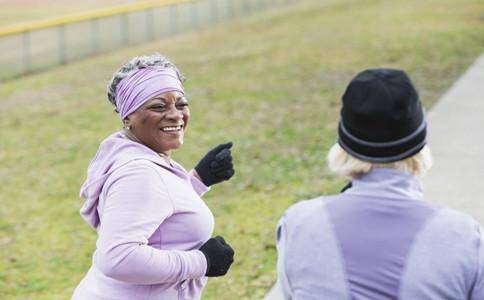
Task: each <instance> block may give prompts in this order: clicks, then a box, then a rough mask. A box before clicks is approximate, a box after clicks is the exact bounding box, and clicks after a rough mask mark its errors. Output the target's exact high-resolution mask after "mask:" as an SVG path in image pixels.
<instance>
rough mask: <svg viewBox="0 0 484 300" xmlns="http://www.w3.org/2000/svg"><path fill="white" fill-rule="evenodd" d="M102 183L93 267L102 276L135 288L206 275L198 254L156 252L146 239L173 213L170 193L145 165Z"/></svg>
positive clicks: (128, 168)
mask: <svg viewBox="0 0 484 300" xmlns="http://www.w3.org/2000/svg"><path fill="white" fill-rule="evenodd" d="M111 176H112V177H113V179H111V180H108V182H106V184H107V186H105V192H104V195H105V199H104V200H105V201H104V205H103V206H102V207H101V223H100V226H99V228H98V235H99V237H98V241H97V244H96V245H97V250H96V254H95V257H94V264H95V265H96V266H97V267H98V268H99V270H101V272H103V273H104V274H105V275H106V276H108V277H111V278H114V279H117V280H121V281H125V282H130V283H135V284H156V283H166V282H179V281H182V280H185V279H192V278H200V277H203V276H204V275H205V272H206V269H207V262H206V259H205V256H204V255H203V253H202V252H200V251H199V250H192V251H179V250H160V249H157V248H153V247H151V246H149V245H148V239H149V237H150V236H151V235H152V234H153V233H154V232H155V230H156V229H157V228H158V227H159V225H160V224H161V223H163V221H164V220H165V219H166V218H167V217H169V216H170V215H172V214H173V211H174V206H173V203H172V201H171V199H170V195H169V190H168V188H167V186H166V185H165V183H164V182H163V180H162V178H161V176H160V175H159V174H158V172H157V171H156V170H155V169H154V167H153V166H151V165H150V163H149V162H139V161H138V162H136V163H131V164H129V165H127V166H124V167H123V169H122V170H119V172H115V173H113V174H112V175H111Z"/></svg>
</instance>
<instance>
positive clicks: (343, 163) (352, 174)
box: [328, 143, 432, 179]
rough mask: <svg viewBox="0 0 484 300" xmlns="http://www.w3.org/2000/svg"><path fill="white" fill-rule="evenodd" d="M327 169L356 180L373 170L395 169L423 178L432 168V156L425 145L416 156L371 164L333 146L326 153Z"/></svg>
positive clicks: (335, 145) (339, 147) (337, 145)
mask: <svg viewBox="0 0 484 300" xmlns="http://www.w3.org/2000/svg"><path fill="white" fill-rule="evenodd" d="M328 167H329V169H330V170H331V171H333V172H335V173H337V174H339V175H341V176H343V177H346V178H349V179H353V178H357V177H360V176H361V175H363V174H365V173H368V172H370V171H371V170H372V169H375V168H390V169H397V170H400V171H404V172H407V173H410V174H412V175H415V176H423V175H425V173H426V172H427V171H428V170H429V169H430V168H431V167H432V154H431V153H430V149H429V147H428V146H427V145H425V146H424V147H423V148H422V149H421V150H420V151H419V152H417V153H416V154H414V155H412V156H410V157H408V158H405V159H403V160H399V161H395V162H392V163H371V162H366V161H362V160H360V159H358V158H356V157H354V156H351V155H350V154H348V152H346V151H345V150H344V149H343V148H341V146H340V145H339V144H338V143H336V144H334V145H333V146H332V147H331V149H330V150H329V153H328Z"/></svg>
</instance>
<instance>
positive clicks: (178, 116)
mask: <svg viewBox="0 0 484 300" xmlns="http://www.w3.org/2000/svg"><path fill="white" fill-rule="evenodd" d="M167 117H169V118H170V119H173V120H182V119H183V112H182V111H180V110H178V109H177V108H176V107H175V106H172V107H171V109H170V111H169V112H168V115H167Z"/></svg>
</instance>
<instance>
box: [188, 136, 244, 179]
mask: <svg viewBox="0 0 484 300" xmlns="http://www.w3.org/2000/svg"><path fill="white" fill-rule="evenodd" d="M230 148H232V142H229V143H226V144H220V145H218V146H217V147H215V148H213V149H212V150H210V151H209V152H208V153H207V154H206V155H205V156H204V157H203V158H202V159H201V160H200V161H199V162H198V164H197V166H196V167H195V170H196V171H197V173H198V175H199V176H200V178H201V179H202V182H203V184H205V185H206V186H211V185H213V184H216V183H219V182H222V181H224V180H229V179H230V177H232V176H234V173H235V171H234V165H233V164H232V154H231V153H230Z"/></svg>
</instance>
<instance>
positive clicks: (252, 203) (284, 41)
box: [0, 0, 484, 300]
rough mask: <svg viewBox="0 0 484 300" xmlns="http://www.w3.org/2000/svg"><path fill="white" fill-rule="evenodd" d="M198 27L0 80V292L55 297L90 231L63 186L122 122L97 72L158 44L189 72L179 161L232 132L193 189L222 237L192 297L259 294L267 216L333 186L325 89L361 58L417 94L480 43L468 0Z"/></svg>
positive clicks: (70, 188) (80, 176) (83, 254)
mask: <svg viewBox="0 0 484 300" xmlns="http://www.w3.org/2000/svg"><path fill="white" fill-rule="evenodd" d="M301 2H302V3H299V4H296V5H291V6H290V7H288V8H287V9H281V10H278V11H273V12H268V13H265V14H263V15H257V16H254V17H251V18H249V19H246V20H239V21H236V22H233V23H231V24H224V25H220V26H217V27H214V28H212V29H210V30H206V31H203V32H198V33H195V34H187V35H183V36H179V37H174V38H171V39H166V40H163V41H159V42H157V43H153V44H147V45H143V46H140V47H136V48H131V49H128V50H120V51H118V52H116V53H114V54H110V55H103V56H99V57H95V58H92V59H89V60H85V61H82V62H77V63H73V64H71V65H67V66H64V67H61V68H57V69H54V70H51V71H49V72H46V73H41V74H36V75H32V76H28V77H24V78H21V79H18V80H15V81H10V82H7V83H3V84H2V85H1V86H0V111H1V118H0V128H1V129H0V181H1V185H0V295H2V299H15V300H19V299H36V300H37V299H39V300H42V299H46V300H47V299H49V300H50V299H67V298H69V296H70V294H71V292H72V290H73V288H74V287H75V286H76V284H77V283H78V282H79V280H80V279H81V277H82V276H83V275H84V273H85V271H86V270H87V268H88V266H89V265H90V261H91V254H92V251H93V249H94V246H95V245H94V243H95V239H96V234H95V232H93V231H92V230H91V229H90V228H89V227H88V226H87V225H86V224H85V223H83V221H82V220H81V218H80V216H79V214H78V209H79V208H80V206H81V200H79V198H78V197H77V194H78V190H79V187H80V185H81V183H82V182H83V180H84V178H85V172H86V168H87V165H88V163H89V160H90V159H91V157H92V156H93V154H94V153H95V151H96V149H97V147H98V145H99V142H100V141H101V140H102V139H103V138H104V137H105V136H107V135H109V134H110V133H111V132H113V131H115V130H118V129H120V128H121V123H120V121H119V119H118V117H117V115H116V114H115V113H114V112H113V111H112V107H110V105H109V104H108V102H107V101H106V100H105V98H106V97H105V95H104V90H105V83H106V82H107V80H108V79H109V78H110V76H111V73H112V72H113V71H114V70H115V69H116V68H117V67H118V66H119V65H120V64H121V63H122V62H124V61H126V60H127V59H129V58H131V57H132V56H134V55H138V54H144V53H151V52H154V51H158V52H162V53H164V54H166V55H168V56H169V57H171V58H172V59H173V60H174V61H175V62H176V63H177V65H178V66H179V67H180V69H181V70H182V71H183V72H184V73H185V75H186V76H187V77H188V81H187V84H186V89H187V92H188V96H189V99H190V101H191V112H192V119H191V123H190V128H189V131H188V135H187V137H186V143H185V145H184V146H183V148H182V149H180V150H179V151H177V152H176V153H175V158H176V159H177V160H178V161H180V162H181V163H182V164H183V165H185V166H186V167H187V168H189V167H191V166H193V165H194V164H195V163H196V161H197V160H198V159H199V158H200V157H201V156H202V155H203V154H205V151H206V150H208V149H209V148H210V147H212V146H213V145H215V144H217V143H220V142H224V141H228V140H232V141H234V143H235V146H234V151H233V152H234V156H235V165H236V170H237V173H236V176H235V177H234V178H233V179H232V180H231V181H230V182H227V183H225V184H221V185H219V186H216V187H214V188H213V190H212V191H211V192H210V193H209V194H207V196H206V198H205V200H206V201H207V203H208V205H209V206H210V207H211V209H212V211H213V212H214V215H215V217H216V234H221V235H223V236H224V237H225V238H226V240H227V241H228V242H229V243H231V244H232V245H233V247H234V248H235V249H236V262H235V263H234V266H233V268H232V270H231V271H230V274H229V275H228V276H226V277H223V278H217V279H211V280H210V281H209V284H208V286H207V288H206V291H205V294H204V299H261V298H262V296H263V295H264V294H265V292H266V291H267V290H268V288H269V287H270V286H271V284H272V283H273V282H274V280H275V277H276V271H275V261H276V251H275V243H274V228H275V226H276V223H277V221H278V219H279V217H280V216H281V215H282V214H283V212H284V210H285V209H286V208H287V207H288V206H289V205H290V204H291V203H294V202H296V201H298V200H301V199H305V198H310V197H314V196H317V195H320V194H329V193H334V192H336V191H338V190H339V189H340V187H341V186H342V185H343V183H344V182H343V181H342V180H340V179H337V178H336V177H334V176H333V175H331V174H330V173H329V172H328V170H327V169H326V167H325V155H326V151H327V150H328V148H329V147H330V145H331V144H332V143H333V142H334V141H335V128H336V124H337V119H338V111H339V98H340V96H341V94H342V92H343V90H344V88H345V86H346V84H347V83H348V81H349V80H350V79H351V78H352V76H353V75H354V74H355V73H356V72H358V71H360V70H361V69H363V68H367V67H377V66H385V67H399V68H403V69H405V70H407V71H408V73H409V74H410V76H411V77H412V78H413V79H414V81H415V83H416V85H417V86H418V88H419V89H420V94H421V97H422V99H423V101H424V103H425V105H426V106H427V107H430V106H431V105H432V104H433V103H434V102H435V101H436V100H437V99H438V97H439V96H440V95H442V94H443V93H444V92H445V90H446V89H447V88H448V87H449V86H450V85H451V83H452V82H453V81H454V80H455V79H456V78H457V77H458V76H459V74H461V73H462V72H463V71H464V70H465V69H466V68H467V67H468V65H469V64H470V63H471V62H472V61H473V60H474V59H475V58H476V57H477V56H478V55H479V54H480V53H482V52H483V50H484V18H483V17H482V16H483V15H484V3H483V2H482V1H481V0H465V1H452V0H428V1H420V0H398V1H377V0H362V1H351V0H339V1H336V0H334V1H321V0H307V1H301Z"/></svg>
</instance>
